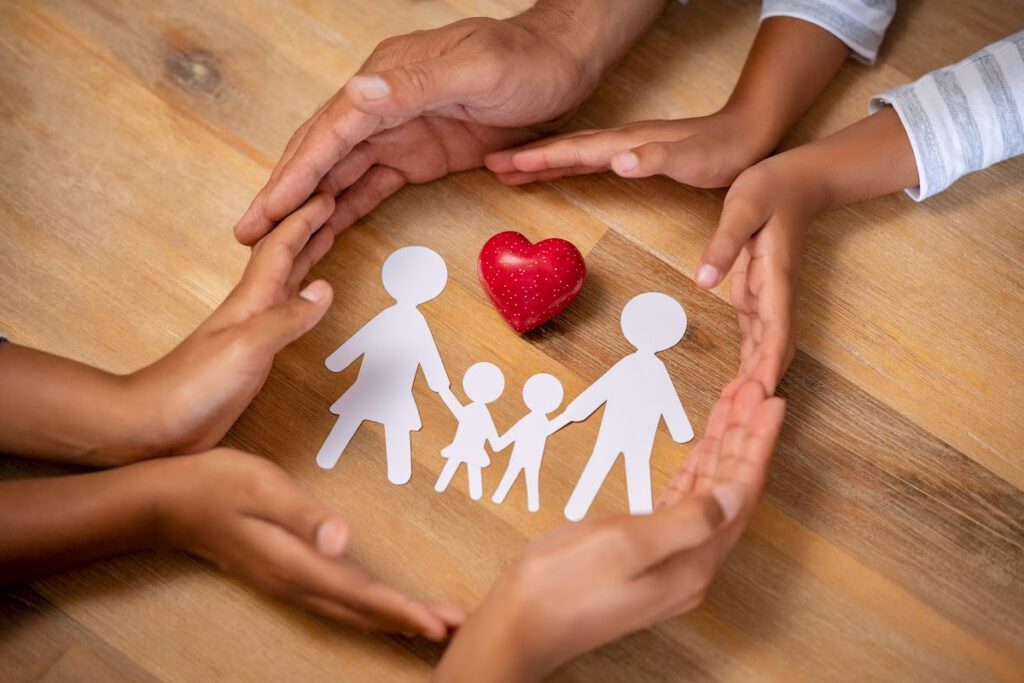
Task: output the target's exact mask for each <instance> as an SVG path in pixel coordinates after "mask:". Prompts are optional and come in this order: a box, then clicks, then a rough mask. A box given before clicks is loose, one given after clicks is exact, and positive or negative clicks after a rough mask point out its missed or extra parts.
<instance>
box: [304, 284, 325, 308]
mask: <svg viewBox="0 0 1024 683" xmlns="http://www.w3.org/2000/svg"><path fill="white" fill-rule="evenodd" d="M299 296H301V297H302V298H303V299H305V300H306V301H312V302H314V303H316V302H317V301H320V298H321V297H322V296H323V291H322V288H321V287H320V286H319V284H318V283H316V282H311V283H310V284H308V285H306V288H305V289H304V290H302V291H301V292H299Z"/></svg>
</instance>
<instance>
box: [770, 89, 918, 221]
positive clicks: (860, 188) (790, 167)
mask: <svg viewBox="0 0 1024 683" xmlns="http://www.w3.org/2000/svg"><path fill="white" fill-rule="evenodd" d="M768 162H771V163H772V164H773V165H776V168H779V169H784V171H783V172H784V174H785V175H786V177H787V178H789V179H790V181H791V182H796V183H801V184H803V186H804V187H806V188H807V189H808V192H810V193H811V195H812V196H811V198H810V199H809V201H811V202H813V203H814V204H815V206H814V212H817V211H820V210H825V209H830V208H835V207H838V206H844V205H846V204H850V203H852V202H857V201H861V200H863V199H870V198H871V197H878V196H881V195H886V194H890V193H892V192H898V191H900V190H903V189H906V188H908V187H914V186H915V185H916V184H917V166H916V164H915V161H914V152H913V150H912V149H911V146H910V141H909V139H908V138H907V134H906V131H905V130H904V129H903V124H902V123H901V122H900V119H899V117H898V116H897V115H896V112H894V111H893V110H892V109H890V108H886V109H883V110H882V111H880V112H878V113H877V114H873V115H872V116H869V117H867V118H866V119H862V120H860V121H858V122H857V123H855V124H853V125H852V126H849V127H848V128H844V129H843V130H841V131H839V132H837V133H834V134H832V135H830V136H828V137H826V138H822V139H821V140H816V141H814V142H812V143H809V144H807V145H803V146H801V147H797V148H795V149H792V150H789V151H787V152H784V153H783V154H780V155H778V156H777V157H773V158H772V159H769V160H768ZM766 163H767V162H766Z"/></svg>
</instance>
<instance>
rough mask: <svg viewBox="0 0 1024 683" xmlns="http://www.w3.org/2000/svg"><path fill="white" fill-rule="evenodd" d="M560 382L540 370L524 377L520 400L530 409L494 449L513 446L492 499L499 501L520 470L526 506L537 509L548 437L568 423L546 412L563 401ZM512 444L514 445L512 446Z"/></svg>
mask: <svg viewBox="0 0 1024 683" xmlns="http://www.w3.org/2000/svg"><path fill="white" fill-rule="evenodd" d="M562 396H563V392H562V383H561V382H559V381H558V379H557V378H556V377H554V376H553V375H548V374H545V373H541V374H538V375H534V376H533V377H531V378H530V379H528V380H526V384H524V385H523V403H525V404H526V407H527V408H529V409H530V412H529V413H528V414H527V415H526V416H525V417H523V418H522V419H520V420H519V422H516V423H515V425H513V426H512V428H511V429H509V430H508V431H507V432H505V433H504V434H502V435H501V436H500V437H498V441H497V443H495V444H494V445H493V447H494V451H495V452H496V453H497V452H498V451H503V450H505V449H506V448H507V447H508V446H509V445H512V454H511V455H510V456H509V459H508V468H507V469H506V470H505V475H504V476H503V477H502V478H501V483H500V484H498V488H497V490H495V492H494V495H493V496H492V497H491V501H492V502H494V503H496V504H499V505H500V504H501V503H503V502H504V501H505V497H506V496H507V495H508V492H509V490H510V489H511V488H512V485H513V484H514V483H515V481H516V479H518V478H519V474H520V473H522V475H523V480H524V482H525V483H526V506H527V509H529V510H530V512H537V510H539V509H540V481H539V480H540V464H541V460H542V459H543V458H544V446H545V445H546V444H547V440H548V437H549V436H550V435H552V434H554V433H555V432H557V431H558V429H559V428H560V427H562V426H564V425H565V424H566V423H567V420H564V421H561V422H558V421H555V420H549V419H548V413H550V412H551V411H553V410H555V409H556V408H558V406H560V405H561V404H562ZM513 444H514V445H513Z"/></svg>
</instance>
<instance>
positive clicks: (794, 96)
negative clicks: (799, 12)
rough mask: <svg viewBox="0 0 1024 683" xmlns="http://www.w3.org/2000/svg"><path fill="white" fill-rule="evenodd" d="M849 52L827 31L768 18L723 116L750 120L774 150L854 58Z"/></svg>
mask: <svg viewBox="0 0 1024 683" xmlns="http://www.w3.org/2000/svg"><path fill="white" fill-rule="evenodd" d="M849 53H850V50H849V48H848V47H847V46H846V45H845V44H844V43H843V42H842V41H841V40H839V38H837V37H836V36H834V35H833V34H832V33H830V32H828V31H826V30H825V29H823V28H821V27H819V26H816V25H814V24H811V23H809V22H806V21H803V20H801V19H794V18H790V17H773V18H769V19H765V20H764V22H763V23H762V24H761V28H760V29H759V30H758V32H757V37H756V38H755V39H754V44H753V46H751V48H750V53H749V55H748V56H747V61H746V63H745V64H744V66H743V71H742V73H741V74H740V78H739V80H738V81H737V83H736V87H735V89H734V90H733V93H732V96H731V97H730V98H729V101H728V103H727V104H726V105H725V107H724V108H723V112H725V113H731V114H737V115H739V116H741V117H743V118H744V119H745V120H746V121H747V124H746V125H747V126H748V127H749V128H750V129H751V132H753V133H756V134H757V136H758V137H759V138H760V140H761V146H762V148H761V153H762V154H763V155H766V154H768V153H769V152H771V150H773V149H774V148H775V147H776V146H777V145H778V144H779V142H780V141H781V140H782V137H783V136H784V135H785V134H786V132H787V131H788V130H789V129H790V128H791V127H792V126H793V124H794V123H795V122H796V121H797V119H799V118H800V117H801V116H803V114H804V112H806V111H807V109H808V107H810V106H811V103H812V102H814V100H815V98H817V96H818V95H819V94H820V93H821V91H822V90H823V89H824V87H825V85H827V84H828V82H829V80H831V78H832V77H833V76H834V75H835V73H836V71H838V70H839V67H840V66H841V65H842V64H843V62H844V61H845V60H846V58H847V57H848V56H849Z"/></svg>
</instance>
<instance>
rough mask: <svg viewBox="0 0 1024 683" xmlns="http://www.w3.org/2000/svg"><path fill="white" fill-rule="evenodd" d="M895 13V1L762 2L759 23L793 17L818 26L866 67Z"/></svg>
mask: <svg viewBox="0 0 1024 683" xmlns="http://www.w3.org/2000/svg"><path fill="white" fill-rule="evenodd" d="M894 14H896V0H764V4H762V6H761V21H764V20H765V19H768V18H769V17H793V18H795V19H802V20H804V21H807V22H810V23H812V24H815V25H817V26H820V27H821V28H823V29H825V30H826V31H828V32H829V33H831V34H832V35H834V36H835V37H836V38H839V40H841V41H843V42H844V43H846V45H847V46H848V47H849V48H850V50H851V51H852V52H853V55H854V57H856V58H857V59H859V60H860V61H862V62H865V63H867V64H873V63H874V61H875V58H876V57H877V56H878V48H879V47H881V45H882V39H883V38H885V30H886V29H887V28H889V22H891V21H892V17H893V15H894Z"/></svg>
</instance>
